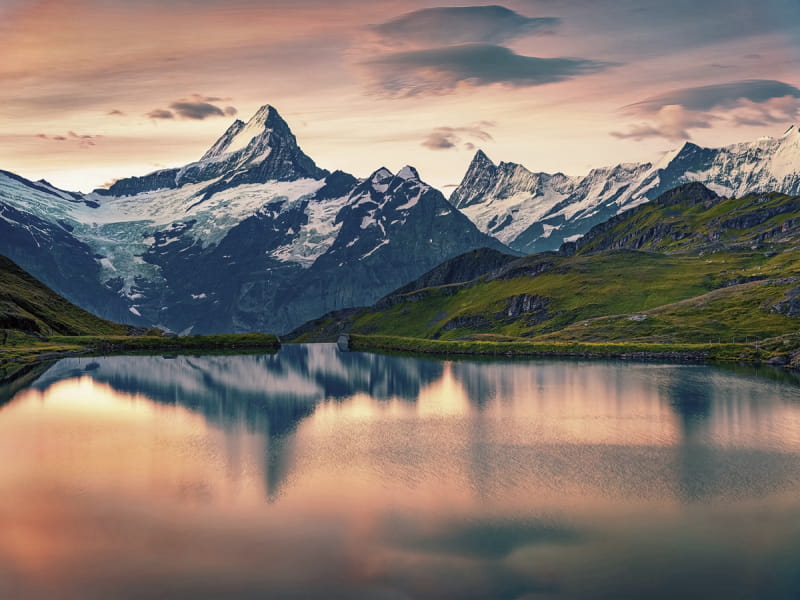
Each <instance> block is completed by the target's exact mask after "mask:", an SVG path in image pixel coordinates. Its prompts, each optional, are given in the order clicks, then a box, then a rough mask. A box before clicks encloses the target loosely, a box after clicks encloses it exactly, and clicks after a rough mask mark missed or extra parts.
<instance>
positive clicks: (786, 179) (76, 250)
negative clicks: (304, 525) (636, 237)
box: [0, 105, 800, 333]
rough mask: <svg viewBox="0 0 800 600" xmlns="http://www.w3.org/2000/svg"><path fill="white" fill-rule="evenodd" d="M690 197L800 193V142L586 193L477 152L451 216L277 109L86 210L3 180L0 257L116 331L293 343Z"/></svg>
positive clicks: (672, 168) (714, 153)
mask: <svg viewBox="0 0 800 600" xmlns="http://www.w3.org/2000/svg"><path fill="white" fill-rule="evenodd" d="M686 181H702V182H704V183H706V184H707V185H708V186H709V187H710V188H711V189H712V190H714V191H715V192H717V193H719V194H722V195H742V194H744V193H746V192H749V191H755V192H762V191H768V190H777V191H782V192H785V193H800V133H798V131H797V129H796V128H794V127H793V128H790V130H789V131H787V132H786V133H785V134H784V136H782V137H781V138H777V139H773V138H764V139H761V140H757V141H756V142H753V143H746V144H737V145H734V146H729V147H726V148H721V149H707V148H700V147H699V146H696V145H694V144H691V143H686V144H685V145H684V146H683V147H681V148H680V149H678V150H676V151H674V152H672V153H669V154H667V155H666V156H664V157H663V158H662V159H661V160H660V161H659V162H657V163H641V164H623V165H617V166H615V167H608V168H601V169H595V170H593V171H591V172H590V173H589V174H588V175H587V176H585V177H573V176H566V175H563V174H561V173H556V174H547V173H533V172H531V171H529V170H527V169H526V168H525V167H523V166H521V165H518V164H514V163H503V162H501V163H500V164H498V165H495V164H494V163H493V162H492V161H491V160H490V159H489V158H488V157H487V156H486V154H485V153H483V152H482V151H478V152H477V154H476V155H475V158H474V159H473V161H472V163H471V165H470V167H469V169H468V171H467V173H466V175H465V177H464V180H463V181H462V182H461V184H460V185H459V186H458V187H457V188H456V189H455V191H454V192H453V194H452V195H451V197H450V199H449V201H448V200H447V199H446V198H445V197H444V196H443V195H442V194H441V193H440V192H439V191H438V190H436V189H434V188H432V187H431V186H429V185H427V184H426V183H424V181H422V180H421V178H420V176H419V173H418V172H417V170H416V169H415V168H413V167H411V166H407V167H404V168H403V169H401V170H400V171H399V172H397V173H392V172H390V171H389V170H388V169H385V168H379V169H377V170H375V171H374V172H373V173H372V174H371V175H370V176H369V177H367V178H364V179H358V178H356V177H354V176H353V175H350V174H348V173H344V172H342V171H334V172H330V171H327V170H325V169H322V168H320V167H318V166H317V165H316V164H315V162H314V161H313V160H312V159H311V158H310V157H309V156H307V155H306V154H305V153H304V152H303V151H302V150H301V149H300V147H299V146H298V144H297V140H296V138H295V136H294V134H293V133H292V131H291V129H290V128H289V125H288V124H287V123H286V121H284V120H283V118H282V117H281V116H280V115H279V114H278V112H277V111H276V110H275V109H274V108H273V107H271V106H268V105H267V106H264V107H262V108H261V109H259V110H258V111H257V113H256V114H255V115H254V116H253V117H252V118H251V119H250V120H249V121H248V122H246V123H245V122H244V121H241V120H237V121H235V122H234V123H233V124H232V125H231V126H230V127H229V128H228V129H227V130H226V131H225V132H224V133H223V135H222V136H221V137H220V138H219V139H218V140H217V141H216V142H215V143H214V144H213V145H212V146H211V147H210V149H209V150H208V151H207V152H205V154H203V156H202V157H201V158H200V159H199V160H198V161H195V162H192V163H190V164H188V165H185V166H183V167H181V168H172V169H163V170H159V171H156V172H153V173H150V174H148V175H145V176H142V177H130V178H126V179H122V180H119V181H116V182H115V183H114V184H113V185H111V186H110V187H109V188H108V189H98V190H95V191H93V192H91V193H88V194H83V193H77V192H69V191H64V190H61V189H58V188H56V187H55V186H53V185H51V184H50V183H48V182H46V181H44V180H40V181H36V182H34V181H29V180H27V179H25V178H23V177H20V176H19V175H16V174H13V173H10V172H5V171H0V254H5V255H7V256H8V257H9V258H11V259H12V260H14V261H15V262H16V263H17V264H19V265H20V266H21V267H22V268H24V269H25V270H27V271H29V272H30V273H31V274H32V275H33V276H35V277H37V278H38V279H40V280H41V281H42V282H43V283H44V284H45V285H47V286H49V287H51V288H52V289H53V290H55V291H56V292H57V293H59V294H61V295H62V296H64V297H65V298H67V299H68V300H70V301H72V302H74V303H76V304H78V305H79V306H81V307H82V308H84V309H86V310H89V311H92V312H94V313H95V314H98V315H100V316H101V317H103V318H106V319H109V320H112V321H116V322H128V323H132V324H134V325H143V326H158V327H161V328H166V329H171V330H174V331H177V332H180V333H214V332H243V331H271V332H278V333H284V332H287V331H290V330H292V329H294V328H296V327H297V326H299V325H300V324H302V323H305V322H306V321H309V320H311V319H314V318H317V317H319V316H320V315H323V314H326V313H328V312H329V311H335V310H338V309H344V308H347V307H353V306H367V305H370V304H372V303H374V302H375V301H377V300H378V299H379V298H381V297H383V296H385V295H386V294H388V293H389V292H391V291H392V290H395V289H398V288H400V287H401V286H403V285H405V284H407V283H408V282H409V281H413V280H415V279H417V278H419V277H420V276H422V275H423V274H424V273H426V272H428V271H430V270H431V269H434V268H435V267H437V265H440V264H441V263H443V262H445V261H447V260H449V259H451V258H453V257H456V256H459V255H462V254H464V253H469V252H471V251H474V250H477V249H480V248H487V249H490V250H491V251H493V252H494V253H495V254H497V253H500V254H502V255H511V256H516V255H520V254H527V253H531V252H538V251H543V250H554V249H556V248H558V247H560V246H561V244H562V243H564V242H569V241H573V240H575V239H577V238H578V237H580V236H581V235H582V234H584V233H586V232H587V231H589V229H590V228H591V227H593V226H594V225H597V224H599V223H602V222H605V221H607V220H608V219H609V218H612V217H614V216H615V215H617V214H620V213H621V212H623V211H625V210H627V209H629V208H631V207H634V206H637V205H639V204H642V203H645V202H648V201H650V200H653V199H654V198H655V197H657V196H658V195H660V194H661V193H663V192H664V191H666V190H669V189H671V188H674V187H675V186H677V185H680V184H682V183H685V182H686ZM482 256H484V259H485V257H486V256H490V255H488V254H484V255H482ZM482 260H483V259H482Z"/></svg>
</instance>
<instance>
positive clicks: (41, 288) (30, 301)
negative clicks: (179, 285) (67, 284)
mask: <svg viewBox="0 0 800 600" xmlns="http://www.w3.org/2000/svg"><path fill="white" fill-rule="evenodd" d="M162 333H163V332H162V331H161V330H159V329H149V330H144V329H142V328H135V327H131V326H129V325H121V324H119V323H112V322H111V321H106V320H105V319H101V318H99V317H96V316H95V315H93V314H91V313H89V312H86V311H85V310H83V309H81V308H78V307H77V306H75V305H74V304H72V303H70V302H69V301H67V300H65V299H64V298H62V297H61V296H59V295H58V294H56V293H55V292H53V291H52V290H51V289H49V288H48V287H47V286H45V285H44V284H42V283H41V282H40V281H38V280H37V279H35V278H34V277H32V276H31V275H29V274H28V273H26V272H25V271H23V270H22V269H21V268H19V267H18V266H17V265H16V264H14V263H13V262H12V261H10V260H9V259H7V258H6V257H4V256H0V380H3V379H5V378H7V377H11V376H15V375H18V374H19V373H20V372H21V371H24V370H25V369H27V367H26V366H25V365H26V364H27V363H29V362H31V361H33V360H36V359H43V358H50V357H53V358H54V357H57V356H61V355H64V354H69V353H74V352H101V353H109V352H130V351H145V350H151V351H164V350H169V351H184V350H185V351H193V352H195V351H206V350H214V351H218V350H237V351H238V350H241V349H266V350H275V349H277V348H278V347H279V346H280V342H279V341H278V338H277V337H276V336H274V335H270V334H263V333H251V334H237V335H234V334H231V335H205V336H189V337H162Z"/></svg>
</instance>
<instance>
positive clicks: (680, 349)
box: [338, 334, 800, 370]
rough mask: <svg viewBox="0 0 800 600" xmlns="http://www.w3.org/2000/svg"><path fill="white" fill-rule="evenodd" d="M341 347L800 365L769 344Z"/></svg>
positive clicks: (401, 340) (403, 341)
mask: <svg viewBox="0 0 800 600" xmlns="http://www.w3.org/2000/svg"><path fill="white" fill-rule="evenodd" d="M344 337H345V336H342V337H340V341H339V342H338V343H339V346H340V348H343V347H345V346H346V349H348V350H353V351H367V352H369V351H376V352H385V351H388V352H401V353H409V354H426V355H433V356H436V355H452V356H495V357H508V358H514V357H520V358H522V357H531V358H536V357H541V358H545V357H553V358H587V359H619V360H637V361H669V362H681V363H715V362H726V363H745V364H751V365H762V364H766V365H770V366H777V367H785V368H789V369H795V370H797V369H800V353H798V352H795V353H791V351H789V352H786V351H784V352H776V351H774V350H773V349H772V348H771V347H770V346H767V347H764V344H765V342H759V343H746V344H733V343H731V344H707V343H706V344H688V343H678V344H675V343H671V344H664V343H640V342H533V341H530V342H529V341H503V342H499V341H498V342H494V341H453V340H428V339H422V338H405V337H394V336H370V335H358V334H354V335H347V336H346V341H345V340H344V339H342V338H344Z"/></svg>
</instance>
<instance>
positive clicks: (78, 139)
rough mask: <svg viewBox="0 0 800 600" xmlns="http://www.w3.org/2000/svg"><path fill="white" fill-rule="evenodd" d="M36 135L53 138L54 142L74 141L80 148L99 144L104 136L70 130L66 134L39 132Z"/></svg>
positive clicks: (44, 138)
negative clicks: (98, 141)
mask: <svg viewBox="0 0 800 600" xmlns="http://www.w3.org/2000/svg"><path fill="white" fill-rule="evenodd" d="M34 137H37V138H39V139H40V140H51V141H54V142H74V143H75V144H76V145H77V146H78V147H79V148H91V147H92V146H96V145H97V140H99V139H100V138H102V137H103V136H102V135H89V134H85V133H84V134H78V133H75V132H74V131H68V132H67V134H66V135H47V134H45V133H37V134H36V135H35V136H34Z"/></svg>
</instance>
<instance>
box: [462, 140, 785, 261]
mask: <svg viewBox="0 0 800 600" xmlns="http://www.w3.org/2000/svg"><path fill="white" fill-rule="evenodd" d="M691 181H698V182H701V183H703V184H705V185H706V186H708V187H709V188H710V189H712V190H714V191H715V192H717V193H718V194H720V195H723V196H728V197H732V196H744V195H746V194H748V193H751V192H752V193H764V192H771V191H777V192H782V193H785V194H800V131H798V128H797V127H796V126H794V125H793V126H792V127H790V128H789V129H788V130H787V131H786V132H785V133H784V134H783V135H782V136H781V137H779V138H772V137H764V138H760V139H758V140H756V141H754V142H747V143H740V144H734V145H732V146H726V147H724V148H703V147H700V146H698V145H696V144H693V143H691V142H686V143H684V144H683V146H681V147H680V148H678V149H676V150H674V151H672V152H668V153H667V154H665V155H664V156H663V157H662V158H661V159H660V160H659V161H657V162H655V163H650V162H644V163H628V164H620V165H616V166H614V167H603V168H598V169H593V170H592V171H590V172H589V174H588V175H586V176H583V177H572V176H567V175H564V174H562V173H555V174H549V173H534V172H532V171H529V170H528V169H526V168H525V167H523V166H522V165H519V164H516V163H510V162H501V163H499V164H497V165H496V164H494V163H493V162H492V161H491V160H490V159H489V157H487V156H486V154H485V153H484V152H483V151H480V150H479V151H478V152H477V153H476V154H475V157H474V158H473V160H472V163H471V164H470V166H469V169H468V170H467V173H466V175H465V176H464V179H463V181H462V182H461V184H460V185H459V186H458V187H457V188H456V189H455V190H454V191H453V193H452V195H451V196H450V202H451V203H452V204H453V206H455V207H456V208H458V209H459V210H461V211H462V212H463V213H464V214H466V215H467V216H468V217H469V218H470V220H472V221H473V222H474V223H475V224H476V225H477V226H478V228H479V229H480V230H481V231H484V232H485V233H488V234H489V235H492V236H494V237H496V238H497V239H498V240H499V241H501V242H503V243H504V244H506V245H508V246H509V247H511V248H513V249H515V250H517V251H519V252H522V253H525V254H531V253H534V252H541V251H546V250H556V249H558V248H559V246H561V244H562V243H564V242H569V241H574V240H575V239H577V238H578V237H580V236H581V235H583V234H584V233H586V232H587V231H589V229H591V228H592V227H593V226H594V225H597V224H599V223H602V222H604V221H606V220H607V219H609V218H611V217H613V216H615V215H617V214H619V213H620V212H623V211H625V210H627V209H629V208H633V207H635V206H638V205H639V204H642V203H644V202H648V201H650V200H653V199H655V198H657V197H658V196H660V195H661V194H662V193H663V192H666V191H667V190H670V189H672V188H674V187H676V186H678V185H680V184H682V183H688V182H691Z"/></svg>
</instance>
